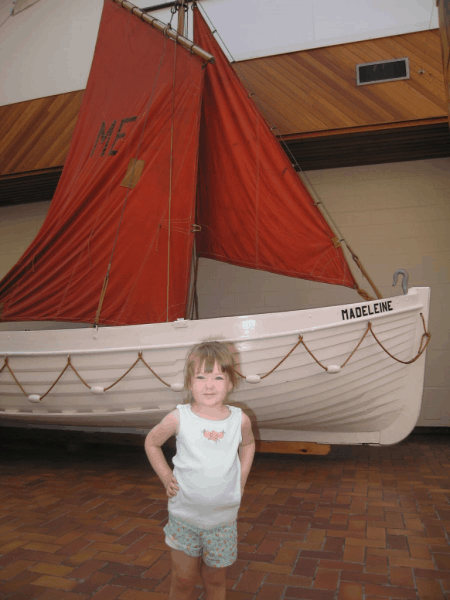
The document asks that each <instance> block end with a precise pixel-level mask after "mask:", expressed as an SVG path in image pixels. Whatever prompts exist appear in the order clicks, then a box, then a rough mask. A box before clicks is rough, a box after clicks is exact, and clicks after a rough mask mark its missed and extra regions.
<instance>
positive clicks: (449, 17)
mask: <svg viewBox="0 0 450 600" xmlns="http://www.w3.org/2000/svg"><path fill="white" fill-rule="evenodd" d="M438 6H439V29H440V32H441V42H442V64H443V68H444V82H445V91H446V94H447V111H448V118H449V123H450V0H438Z"/></svg>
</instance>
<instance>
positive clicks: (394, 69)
mask: <svg viewBox="0 0 450 600" xmlns="http://www.w3.org/2000/svg"><path fill="white" fill-rule="evenodd" d="M399 79H409V60H408V59H407V58H396V59H394V60H380V61H378V62H373V63H365V64H362V65H356V84H357V85H368V84H369V83H382V82H385V81H398V80H399Z"/></svg>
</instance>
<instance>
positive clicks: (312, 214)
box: [0, 0, 429, 444]
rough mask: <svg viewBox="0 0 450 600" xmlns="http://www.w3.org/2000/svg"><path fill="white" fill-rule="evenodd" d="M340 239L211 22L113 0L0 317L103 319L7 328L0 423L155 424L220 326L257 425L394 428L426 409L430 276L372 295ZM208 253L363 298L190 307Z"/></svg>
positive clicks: (292, 433) (388, 439) (343, 432)
mask: <svg viewBox="0 0 450 600" xmlns="http://www.w3.org/2000/svg"><path fill="white" fill-rule="evenodd" d="M213 60H214V61H215V62H214V64H213ZM206 65H207V66H206ZM197 167H198V168H197ZM341 242H342V240H340V239H339V236H336V234H335V232H333V231H332V229H331V227H330V226H329V224H328V223H327V221H326V220H325V218H324V217H323V215H322V213H321V212H320V211H319V208H318V206H317V203H316V202H315V201H314V200H313V199H312V197H311V196H310V194H309V192H308V191H307V190H306V188H305V186H304V185H303V183H302V181H301V180H300V179H299V178H298V176H297V174H296V172H295V170H294V168H293V167H292V165H291V164H290V162H289V160H288V159H287V157H286V156H285V154H284V152H283V151H282V150H281V148H280V147H279V145H278V142H277V141H276V139H275V138H274V137H273V135H272V133H271V132H270V130H269V128H268V127H267V125H266V124H265V123H264V121H263V120H262V118H261V116H260V115H259V113H258V112H257V110H256V108H255V107H254V105H253V103H252V101H251V99H250V98H249V97H248V93H247V92H246V91H245V89H244V88H243V86H242V84H241V83H240V82H239V80H238V79H237V77H236V75H235V74H234V72H233V71H232V69H231V67H230V65H229V64H228V61H227V60H226V58H225V57H224V55H223V54H222V51H221V50H220V47H219V46H218V44H217V42H216V41H215V39H214V37H213V35H212V34H211V32H210V30H209V29H208V26H207V25H206V23H205V21H203V20H202V18H201V17H200V16H198V18H197V19H196V26H195V44H194V43H192V42H190V41H188V40H185V39H184V38H183V37H182V36H181V35H180V34H178V33H176V32H174V31H173V30H172V29H170V28H168V27H167V26H164V25H161V24H159V22H157V21H156V20H155V19H153V18H152V17H150V16H148V15H145V13H142V11H140V10H139V9H136V8H135V7H133V5H131V4H130V3H129V2H127V1H126V0H105V5H104V13H103V17H102V23H101V26H100V32H99V38H98V42H97V48H96V54H95V56H94V61H93V65H92V69H91V75H90V78H89V82H88V86H87V89H86V93H85V99H84V103H83V107H82V109H81V111H80V116H79V120H78V123H77V127H76V130H75V133H74V136H73V141H72V145H71V150H70V152H69V156H68V159H67V161H66V165H65V168H64V172H63V175H62V178H61V182H60V185H59V187H58V190H57V192H56V194H55V198H54V200H53V202H52V205H51V208H50V211H49V214H48V216H47V219H46V221H45V223H44V225H43V227H42V229H41V231H40V232H39V234H38V236H37V238H36V239H35V241H34V242H33V243H32V245H31V246H30V248H28V250H27V251H26V253H25V254H24V256H23V257H22V258H21V259H20V261H19V262H18V263H17V264H16V265H15V267H13V269H12V270H11V271H10V273H8V274H7V276H6V277H5V278H4V279H3V281H2V282H1V283H0V321H3V322H8V321H46V320H55V321H70V322H74V323H88V324H91V325H94V326H93V327H85V328H76V329H60V330H54V329H53V330H39V331H1V332H0V421H1V422H4V423H15V424H41V425H42V424H45V425H50V426H59V425H70V426H79V427H93V426H94V427H135V428H141V429H147V428H149V427H151V426H152V425H154V424H155V423H156V422H157V421H159V420H160V419H161V418H162V416H163V415H164V414H166V413H167V412H168V411H170V410H171V409H172V408H174V406H175V405H176V404H178V403H180V402H181V401H182V398H183V396H182V394H180V392H181V391H182V388H183V385H182V380H183V373H182V372H183V365H184V360H185V357H186V354H187V351H188V350H189V348H190V347H191V346H192V345H193V344H195V343H197V342H199V341H201V340H204V339H206V338H209V339H222V340H226V341H228V342H229V343H230V344H232V345H233V346H234V348H235V350H236V351H237V352H238V354H239V372H240V374H241V375H242V382H241V385H240V386H239V387H238V388H237V390H236V391H235V393H234V395H233V397H232V401H233V402H236V403H237V404H239V405H240V406H242V407H243V408H245V409H246V411H247V412H248V414H249V415H250V416H251V418H252V420H253V422H254V426H255V430H256V433H257V437H258V438H259V439H261V440H283V441H302V442H318V443H321V444H330V443H333V444H337V443H356V444H361V443H372V444H393V443H396V442H397V441H399V440H401V439H403V438H404V437H405V436H406V435H408V433H409V432H410V431H411V430H412V428H413V427H414V425H415V423H416V422H417V418H418V416H419V411H420V406H421V400H422V390H423V377H424V368H425V362H424V361H425V349H426V346H427V344H428V341H429V333H428V331H427V322H428V312H429V289H428V288H413V289H411V290H409V292H408V293H407V294H406V295H404V296H398V297H393V298H388V299H381V298H376V299H371V298H370V297H369V296H368V295H367V293H365V292H364V291H363V290H360V289H359V287H358V285H357V283H356V281H355V279H354V277H353V275H352V273H351V270H350V267H349V266H348V264H347V262H346V260H345V257H344V253H343V251H342V247H341ZM192 256H194V261H191V257H192ZM198 257H207V258H213V259H216V260H222V261H225V262H229V263H231V264H236V265H239V266H245V267H250V268H257V269H261V270H266V271H270V272H274V273H280V274H284V275H290V276H294V277H300V278H305V279H310V280H313V281H321V282H327V283H330V284H338V285H345V286H348V287H352V288H355V290H356V291H358V292H359V293H360V294H361V295H362V296H363V298H364V301H363V302H359V303H356V304H351V305H345V306H334V307H325V308H319V309H311V310H304V311H292V312H285V313H275V314H264V315H252V316H248V315H247V316H239V317H227V318H217V319H206V320H199V319H188V318H186V317H187V315H188V314H189V310H190V309H189V307H190V306H192V305H193V304H195V286H194V285H193V280H194V279H195V277H191V275H192V274H193V272H195V261H196V259H197V258H198ZM190 280H192V281H191V282H190ZM375 290H376V288H375Z"/></svg>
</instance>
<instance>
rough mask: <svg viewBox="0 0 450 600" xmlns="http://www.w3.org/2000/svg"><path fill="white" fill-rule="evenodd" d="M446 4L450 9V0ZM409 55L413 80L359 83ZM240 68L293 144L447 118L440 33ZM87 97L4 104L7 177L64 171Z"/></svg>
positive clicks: (1, 156) (0, 122) (0, 114)
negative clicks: (364, 66) (373, 66)
mask: <svg viewBox="0 0 450 600" xmlns="http://www.w3.org/2000/svg"><path fill="white" fill-rule="evenodd" d="M442 2H444V3H445V5H446V6H448V4H449V2H450V0H442ZM447 17H448V14H447ZM447 31H448V30H447ZM447 48H448V45H447ZM402 57H409V59H410V70H411V79H409V80H404V81H395V82H386V83H377V84H373V85H366V86H361V87H357V86H356V72H355V66H356V65H357V64H359V63H366V62H373V61H379V60H387V59H392V58H402ZM447 64H448V63H447ZM233 66H234V69H235V70H236V72H237V73H238V74H239V76H241V77H242V78H243V81H244V84H245V85H246V86H247V87H248V89H249V90H250V91H252V92H254V93H255V95H254V96H253V98H254V100H255V102H256V103H257V105H258V106H259V108H260V109H261V111H262V113H263V115H264V116H265V117H266V118H267V120H268V121H269V123H271V124H275V125H277V127H278V130H275V133H277V134H283V135H285V136H287V137H288V138H289V136H292V137H291V138H290V139H292V138H297V137H310V136H315V135H318V134H319V133H321V134H322V135H323V134H327V133H328V132H330V131H332V132H333V133H334V134H337V135H340V134H341V133H342V134H343V133H345V134H349V133H351V132H359V131H361V130H364V128H367V129H374V128H375V129H384V128H386V127H389V126H392V125H393V124H395V123H401V124H404V125H408V126H415V125H420V124H424V122H425V121H427V120H428V121H430V119H431V120H432V119H438V120H440V121H442V118H443V117H445V118H446V117H447V100H446V95H445V86H444V77H443V67H442V53H441V41H440V36H439V31H438V30H432V31H424V32H418V33H412V34H406V35H400V36H394V37H388V38H381V39H377V40H368V41H363V42H356V43H352V44H342V45H339V46H330V47H326V48H317V49H313V50H305V51H302V52H293V53H290V54H285V55H278V56H269V57H265V58H257V59H254V60H248V61H243V62H239V63H235V64H234V65H233ZM210 68H213V67H210ZM422 71H424V72H422ZM82 96H83V90H80V91H77V92H71V93H67V94H61V95H58V96H51V97H47V98H40V99H37V100H31V101H29V102H21V103H18V104H12V105H9V106H3V107H0V178H5V177H6V178H10V177H12V176H18V175H20V174H28V173H35V172H36V171H47V172H49V171H54V170H55V169H60V168H61V167H62V165H63V164H64V161H65V158H66V155H67V152H68V149H69V144H70V139H71V137H72V133H73V129H74V127H75V123H76V119H77V115H78V111H79V108H80V105H81V100H82ZM341 130H342V131H341ZM403 160H405V158H403Z"/></svg>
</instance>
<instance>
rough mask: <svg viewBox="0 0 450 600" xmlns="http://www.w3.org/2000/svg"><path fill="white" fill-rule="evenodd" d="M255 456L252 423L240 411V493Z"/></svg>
mask: <svg viewBox="0 0 450 600" xmlns="http://www.w3.org/2000/svg"><path fill="white" fill-rule="evenodd" d="M254 456H255V438H254V437H253V431H252V423H251V421H250V419H249V417H248V416H247V415H246V414H245V413H242V442H241V446H240V448H239V458H240V459H241V495H242V494H243V493H244V487H245V484H246V482H247V477H248V474H249V473H250V468H251V466H252V462H253V457H254Z"/></svg>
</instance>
